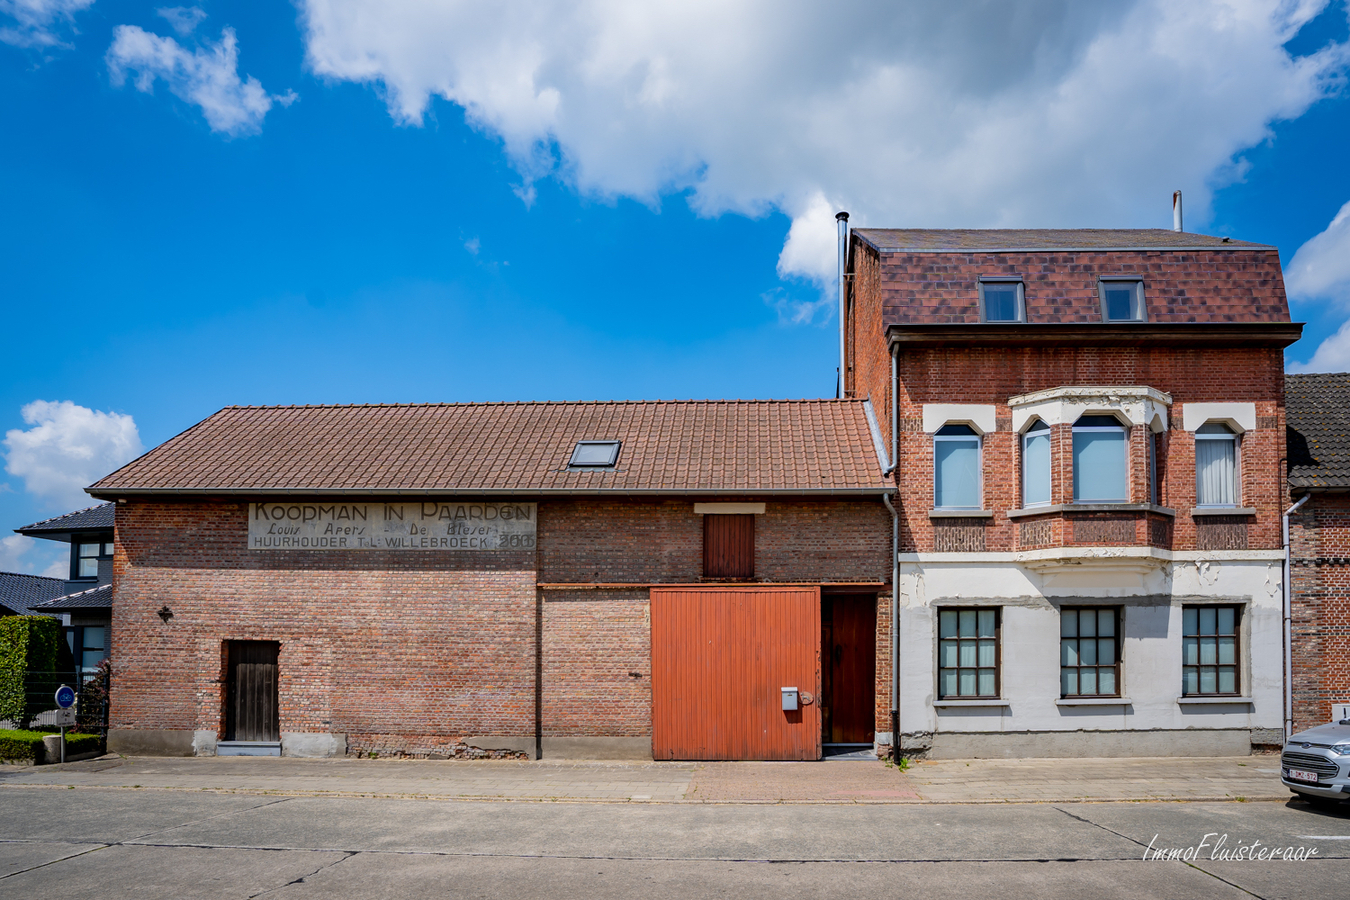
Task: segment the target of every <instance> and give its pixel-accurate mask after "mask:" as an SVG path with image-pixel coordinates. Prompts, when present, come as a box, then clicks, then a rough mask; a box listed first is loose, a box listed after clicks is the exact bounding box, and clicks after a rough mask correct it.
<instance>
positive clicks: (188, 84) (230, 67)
mask: <svg viewBox="0 0 1350 900" xmlns="http://www.w3.org/2000/svg"><path fill="white" fill-rule="evenodd" d="M107 62H108V75H109V77H110V78H111V79H112V83H113V84H114V85H117V86H118V87H121V86H122V84H123V83H125V81H126V79H127V75H128V74H129V73H132V72H134V73H136V88H137V90H140V91H144V92H145V93H147V94H149V93H151V92H153V91H154V87H155V79H156V78H162V79H164V82H165V83H166V84H167V85H168V86H169V91H170V92H172V93H173V95H174V96H175V97H178V98H179V99H180V100H183V101H185V102H187V103H191V104H193V105H195V106H198V107H200V108H201V111H202V115H204V116H205V117H206V123H207V124H208V125H210V126H211V130H212V131H217V132H220V133H222V134H227V135H230V136H236V135H242V134H255V133H257V132H258V131H259V130H260V129H261V128H262V121H263V117H264V116H266V115H267V111H268V110H270V109H271V108H272V104H274V103H277V104H280V105H282V106H289V105H290V104H291V103H293V102H294V101H295V100H296V99H297V97H296V94H295V92H294V91H287V92H286V93H285V94H283V95H276V94H269V93H267V91H265V90H263V86H262V84H260V83H259V81H258V79H256V78H254V77H252V76H251V75H250V76H247V77H245V78H243V79H241V78H240V77H239V49H238V42H237V40H236V39H235V35H234V29H233V28H226V29H225V30H224V31H222V32H221V35H220V42H219V43H216V44H211V43H209V42H208V43H205V44H203V45H202V46H200V47H196V48H192V49H189V48H187V47H184V46H182V45H180V44H179V43H178V42H177V41H175V40H174V39H173V38H170V37H160V36H159V35H156V34H151V33H150V32H148V31H145V30H143V29H141V28H137V27H136V26H135V25H119V26H117V28H115V29H113V42H112V46H111V47H109V48H108V54H107Z"/></svg>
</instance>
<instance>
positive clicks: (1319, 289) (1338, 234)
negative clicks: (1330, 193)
mask: <svg viewBox="0 0 1350 900" xmlns="http://www.w3.org/2000/svg"><path fill="white" fill-rule="evenodd" d="M1284 283H1285V287H1286V288H1287V289H1288V291H1289V296H1290V297H1291V298H1292V299H1296V300H1334V301H1338V302H1340V303H1350V203H1347V204H1345V205H1344V206H1342V207H1341V211H1340V212H1338V213H1336V217H1335V218H1334V219H1332V220H1331V224H1330V225H1328V226H1327V227H1326V230H1325V231H1323V232H1322V233H1321V234H1319V235H1317V236H1316V237H1314V238H1311V239H1310V240H1309V241H1308V242H1307V243H1305V244H1304V245H1303V246H1302V247H1299V248H1298V252H1297V253H1295V254H1294V258H1293V259H1292V260H1290V261H1289V265H1287V266H1285V269H1284Z"/></svg>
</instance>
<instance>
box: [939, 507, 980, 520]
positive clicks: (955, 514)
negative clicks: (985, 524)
mask: <svg viewBox="0 0 1350 900" xmlns="http://www.w3.org/2000/svg"><path fill="white" fill-rule="evenodd" d="M993 517H994V513H993V511H992V510H988V509H930V510H929V511H928V518H930V519H992V518H993Z"/></svg>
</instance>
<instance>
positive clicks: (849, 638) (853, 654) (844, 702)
mask: <svg viewBox="0 0 1350 900" xmlns="http://www.w3.org/2000/svg"><path fill="white" fill-rule="evenodd" d="M822 603H823V606H824V608H825V609H824V612H823V613H822V618H823V622H822V627H821V646H822V647H823V648H824V653H825V656H826V657H827V658H826V660H825V663H824V666H823V668H824V669H825V672H824V676H825V677H824V690H823V691H822V693H821V705H822V706H823V707H824V709H825V740H826V741H827V742H828V743H831V744H870V743H872V741H873V739H874V738H875V737H876V708H875V707H876V697H877V684H876V677H877V598H876V595H874V594H843V595H838V596H830V597H826V598H825V599H824V601H822Z"/></svg>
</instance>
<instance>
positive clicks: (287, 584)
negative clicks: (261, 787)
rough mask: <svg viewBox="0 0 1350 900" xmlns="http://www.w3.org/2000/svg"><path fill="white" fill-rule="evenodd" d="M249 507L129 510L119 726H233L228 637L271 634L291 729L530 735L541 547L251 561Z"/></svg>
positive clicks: (124, 534)
mask: <svg viewBox="0 0 1350 900" xmlns="http://www.w3.org/2000/svg"><path fill="white" fill-rule="evenodd" d="M246 510H247V506H246V504H241V503H213V502H198V503H149V502H141V501H132V502H130V503H128V504H125V505H119V507H118V510H117V519H118V529H117V532H118V547H117V550H118V553H117V557H116V559H117V567H116V577H117V602H116V603H115V604H114V606H113V642H114V643H113V662H114V671H115V673H116V674H115V686H114V690H113V702H112V710H111V717H112V727H114V728H171V729H173V728H178V729H182V728H192V729H223V728H224V720H223V702H224V689H225V685H224V677H225V670H224V652H223V650H224V642H225V641H229V640H273V641H279V642H280V643H281V651H280V657H279V660H278V661H279V686H278V701H279V710H280V722H281V729H282V730H283V731H319V732H336V733H346V734H347V735H348V740H349V745H350V746H351V748H352V749H353V750H361V749H364V748H370V747H380V748H383V749H384V751H385V752H391V751H397V750H405V751H407V752H417V751H418V749H419V748H425V747H426V746H427V745H429V744H434V743H438V742H444V740H445V739H446V738H453V737H455V736H462V735H473V734H530V733H533V730H534V729H533V722H534V666H535V662H534V655H535V654H534V636H535V621H534V619H535V578H534V571H533V568H534V565H533V564H534V559H533V554H532V553H527V554H522V553H502V554H495V555H492V556H490V557H483V556H473V555H470V554H463V553H445V554H435V553H407V554H403V553H384V552H377V551H371V552H340V551H324V552H310V553H304V552H300V551H284V552H265V553H263V552H252V551H249V550H247V549H246V536H247V523H246V520H245V516H246ZM447 562H448V563H449V565H447ZM162 606H168V607H169V608H170V609H171V610H172V612H173V617H172V618H171V619H170V620H169V621H168V622H164V621H162V620H161V619H160V617H159V615H157V611H158V610H159V609H160V608H161V607H162ZM484 672H492V673H493V676H492V677H491V678H484V677H483V676H482V673H484ZM423 752H425V750H423Z"/></svg>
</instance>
